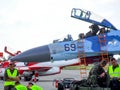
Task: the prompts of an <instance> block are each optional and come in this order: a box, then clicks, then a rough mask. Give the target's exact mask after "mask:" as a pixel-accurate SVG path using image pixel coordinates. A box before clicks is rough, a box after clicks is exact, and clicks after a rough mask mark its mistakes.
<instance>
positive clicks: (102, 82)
mask: <svg viewBox="0 0 120 90" xmlns="http://www.w3.org/2000/svg"><path fill="white" fill-rule="evenodd" d="M106 64H107V61H106V60H102V61H101V62H100V63H99V64H96V65H95V66H94V67H93V68H92V69H91V70H90V72H89V76H88V79H87V81H88V83H90V84H94V85H96V86H100V87H107V86H108V85H109V82H108V81H109V77H108V75H107V74H106V72H105V70H104V68H103V67H105V66H106Z"/></svg>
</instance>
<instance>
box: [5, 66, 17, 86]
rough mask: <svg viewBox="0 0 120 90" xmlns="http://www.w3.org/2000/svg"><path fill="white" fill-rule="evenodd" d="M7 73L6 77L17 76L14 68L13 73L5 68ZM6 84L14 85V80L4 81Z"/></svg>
mask: <svg viewBox="0 0 120 90" xmlns="http://www.w3.org/2000/svg"><path fill="white" fill-rule="evenodd" d="M7 74H8V77H16V76H17V69H15V70H14V71H13V73H11V72H10V69H9V68H8V69H7ZM8 85H15V82H14V81H5V82H4V86H8Z"/></svg>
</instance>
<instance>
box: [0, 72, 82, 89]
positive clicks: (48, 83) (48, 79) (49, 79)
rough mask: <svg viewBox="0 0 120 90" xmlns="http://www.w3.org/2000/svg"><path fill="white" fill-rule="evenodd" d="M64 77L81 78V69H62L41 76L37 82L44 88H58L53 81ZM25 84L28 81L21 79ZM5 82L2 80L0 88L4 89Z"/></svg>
mask: <svg viewBox="0 0 120 90" xmlns="http://www.w3.org/2000/svg"><path fill="white" fill-rule="evenodd" d="M63 78H74V79H75V80H80V71H79V70H62V71H61V73H60V74H56V75H50V76H41V77H39V81H38V82H36V83H35V84H37V85H39V86H41V87H42V88H43V90H57V89H56V88H55V87H54V85H53V81H54V80H55V79H58V80H60V79H63ZM21 83H22V84H23V85H27V84H28V82H25V81H23V80H22V81H21ZM3 84H4V82H3V81H2V80H0V90H4V89H3Z"/></svg>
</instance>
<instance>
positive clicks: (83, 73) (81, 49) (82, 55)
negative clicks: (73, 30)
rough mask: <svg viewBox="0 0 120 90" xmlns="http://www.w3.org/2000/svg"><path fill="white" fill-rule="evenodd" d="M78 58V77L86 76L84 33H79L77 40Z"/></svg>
mask: <svg viewBox="0 0 120 90" xmlns="http://www.w3.org/2000/svg"><path fill="white" fill-rule="evenodd" d="M77 48H78V59H79V60H80V79H83V78H87V70H86V65H87V64H86V55H85V51H84V34H83V33H81V35H80V36H79V39H78V42H77Z"/></svg>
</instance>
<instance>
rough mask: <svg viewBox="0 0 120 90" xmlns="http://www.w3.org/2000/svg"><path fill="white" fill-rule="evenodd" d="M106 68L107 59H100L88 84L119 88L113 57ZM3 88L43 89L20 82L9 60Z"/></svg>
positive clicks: (117, 66)
mask: <svg viewBox="0 0 120 90" xmlns="http://www.w3.org/2000/svg"><path fill="white" fill-rule="evenodd" d="M110 63H111V64H109V67H108V70H107V71H106V70H104V67H105V66H106V64H107V60H102V61H101V62H100V63H99V64H96V65H94V66H93V67H92V69H91V70H90V72H89V76H88V78H87V82H88V84H91V83H92V84H94V85H96V86H99V87H109V88H111V90H120V64H118V63H117V60H116V59H115V58H112V59H110ZM4 90H43V88H42V87H41V86H38V85H35V84H33V83H32V82H29V83H28V85H27V86H25V85H23V84H21V83H20V78H19V72H18V70H17V69H16V68H15V63H14V62H11V63H10V64H9V66H8V68H7V69H6V70H5V73H4Z"/></svg>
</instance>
